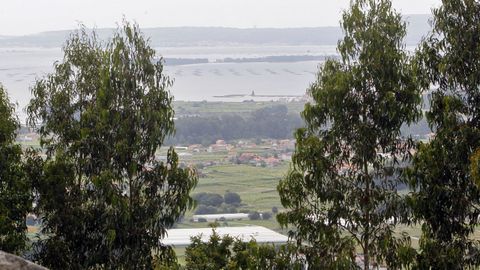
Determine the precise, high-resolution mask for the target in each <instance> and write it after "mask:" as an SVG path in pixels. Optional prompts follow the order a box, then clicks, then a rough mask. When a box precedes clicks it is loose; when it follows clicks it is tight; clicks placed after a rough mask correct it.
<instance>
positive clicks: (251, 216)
mask: <svg viewBox="0 0 480 270" xmlns="http://www.w3.org/2000/svg"><path fill="white" fill-rule="evenodd" d="M248 218H249V219H250V220H259V219H262V217H261V216H260V213H259V212H257V211H253V212H250V213H249V214H248Z"/></svg>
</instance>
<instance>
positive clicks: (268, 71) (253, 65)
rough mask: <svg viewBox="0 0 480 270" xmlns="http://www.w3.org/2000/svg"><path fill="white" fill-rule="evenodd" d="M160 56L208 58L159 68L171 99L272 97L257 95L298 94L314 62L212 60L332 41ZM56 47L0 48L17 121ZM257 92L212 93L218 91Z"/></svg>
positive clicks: (166, 51) (320, 50)
mask: <svg viewBox="0 0 480 270" xmlns="http://www.w3.org/2000/svg"><path fill="white" fill-rule="evenodd" d="M156 50H157V54H158V55H161V56H163V57H165V58H184V59H194V58H207V59H208V60H209V63H202V64H190V65H172V66H166V67H165V73H166V74H167V75H169V76H170V77H172V78H174V80H175V82H174V85H173V87H172V89H171V92H172V94H173V95H174V97H175V100H189V101H202V100H207V101H243V100H250V99H255V100H262V99H263V100H272V99H274V98H272V97H264V98H261V97H258V95H294V96H302V95H304V94H305V90H306V88H307V87H308V86H309V84H310V83H312V82H313V81H314V80H315V73H316V71H317V69H318V65H319V63H320V61H303V62H283V63H277V62H275V63H272V62H249V63H217V62H216V61H217V60H223V59H225V58H237V59H240V58H255V57H266V56H280V55H314V56H324V55H332V54H334V53H335V46H217V47H165V48H156ZM62 57H63V53H62V51H61V49H60V48H18V47H17V48H0V59H1V60H2V61H0V82H1V83H2V84H3V85H4V86H5V88H7V91H8V93H9V95H10V98H11V100H12V101H14V102H16V103H17V104H18V106H17V113H18V115H19V118H20V120H21V121H22V122H24V119H25V117H26V113H25V111H24V108H25V106H26V105H27V104H28V102H29V100H30V98H31V93H30V87H31V86H32V85H33V84H34V82H35V79H36V78H41V77H43V76H45V75H46V74H48V73H50V72H52V71H53V65H54V62H55V61H59V60H61V59H62ZM252 91H254V92H255V95H256V96H257V97H251V96H248V97H235V98H227V97H225V98H218V97H214V96H224V95H249V94H251V93H252Z"/></svg>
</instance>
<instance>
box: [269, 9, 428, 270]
mask: <svg viewBox="0 0 480 270" xmlns="http://www.w3.org/2000/svg"><path fill="white" fill-rule="evenodd" d="M342 28H343V30H344V33H345V36H344V38H343V40H341V41H340V42H339V44H338V50H339V52H340V55H341V60H340V61H336V60H328V61H326V62H325V64H324V65H323V67H321V68H320V71H319V73H318V77H317V81H316V82H315V83H313V84H312V86H311V87H310V89H309V92H310V95H311V96H312V98H313V102H312V103H307V104H306V105H305V110H304V111H303V113H302V116H303V118H304V120H305V122H306V128H302V129H298V130H297V132H296V134H295V136H296V140H297V145H296V149H295V153H294V156H293V167H292V169H291V170H290V172H289V173H288V175H287V176H286V178H285V179H283V180H282V181H281V182H280V184H279V186H278V191H279V193H280V197H281V201H282V204H283V206H284V207H285V208H287V209H288V211H286V212H283V213H281V214H279V215H278V216H277V219H278V221H279V223H280V224H282V225H283V226H287V225H293V226H294V227H295V228H296V229H295V230H291V231H290V232H289V234H290V236H291V237H293V238H295V239H296V240H297V242H298V243H302V242H308V243H309V246H308V247H306V248H305V250H306V251H305V254H306V255H307V260H308V261H309V264H310V265H314V266H315V267H317V268H328V269H350V268H355V267H357V266H356V264H355V257H356V251H355V248H356V246H359V247H360V248H361V249H362V250H363V255H364V258H365V264H364V266H363V267H364V268H365V269H369V268H370V265H373V264H378V263H383V262H385V263H387V264H388V265H389V266H390V267H393V268H396V267H399V266H398V262H399V258H398V255H397V254H396V252H397V250H398V249H401V248H405V249H407V250H408V249H409V247H408V246H407V247H405V245H408V244H409V242H408V239H396V238H395V235H394V232H393V229H394V226H395V221H396V220H397V218H398V217H399V215H400V211H401V210H402V209H403V206H402V205H403V204H402V203H401V198H400V196H399V195H398V194H397V192H396V187H397V185H398V184H399V183H398V180H397V179H398V175H399V174H400V173H401V170H400V166H399V163H400V162H402V161H404V160H407V159H408V158H409V149H411V147H412V145H413V143H412V141H411V140H410V139H403V138H402V137H401V131H400V129H401V126H402V125H404V124H409V123H412V122H414V121H416V120H418V118H419V116H420V115H421V112H420V105H421V96H420V87H419V85H418V82H417V81H416V79H415V76H414V70H413V69H412V67H411V65H410V64H409V60H410V59H409V57H408V56H407V54H406V52H405V50H404V45H403V44H402V40H403V38H404V36H405V31H406V30H405V23H404V22H402V18H401V16H400V14H399V13H397V12H395V11H394V10H392V7H391V2H390V1H388V0H358V1H352V4H351V6H350V9H349V10H348V11H346V12H345V13H344V14H343V22H342Z"/></svg>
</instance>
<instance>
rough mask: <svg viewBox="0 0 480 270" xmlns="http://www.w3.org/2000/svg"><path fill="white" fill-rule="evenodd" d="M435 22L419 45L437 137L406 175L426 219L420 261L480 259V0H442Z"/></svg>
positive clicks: (441, 264)
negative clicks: (478, 237) (479, 233)
mask: <svg viewBox="0 0 480 270" xmlns="http://www.w3.org/2000/svg"><path fill="white" fill-rule="evenodd" d="M433 13H434V18H433V22H432V26H433V30H432V32H431V33H430V35H429V36H427V37H426V38H425V39H424V40H423V42H422V44H421V45H420V47H419V50H418V52H417V61H416V63H417V66H418V68H419V70H420V71H421V74H422V75H423V76H422V79H423V80H422V82H423V84H424V87H425V88H427V87H429V86H430V85H434V86H435V89H434V90H433V91H432V93H431V108H430V110H429V111H428V112H427V119H428V122H429V124H430V125H431V127H432V129H433V130H434V131H435V133H436V134H435V137H434V138H433V139H432V140H431V141H430V142H429V143H426V144H421V145H420V146H419V148H418V152H417V154H416V156H415V158H414V160H413V165H412V168H411V170H410V172H409V175H408V181H409V184H410V186H411V188H412V189H413V190H414V192H412V193H411V194H410V196H409V200H408V201H409V203H410V204H411V207H412V212H413V216H414V219H413V221H414V222H419V223H421V224H422V236H421V239H420V250H419V255H418V256H417V262H416V267H417V268H418V269H425V268H429V267H430V268H433V269H464V268H467V267H478V266H479V265H480V256H479V255H478V254H479V247H480V244H479V242H478V241H473V240H472V239H471V237H470V236H471V234H472V233H473V231H474V229H475V226H476V225H477V224H478V216H479V214H480V210H479V209H478V204H479V198H480V192H479V188H478V186H477V185H476V184H475V183H476V181H477V180H478V178H476V173H478V170H476V169H475V168H478V166H477V165H478V152H477V153H476V152H475V151H477V150H478V149H479V147H480V128H479V127H480V113H479V108H480V90H479V89H480V88H479V87H480V16H479V14H480V4H479V3H478V1H474V0H444V1H442V6H440V7H439V8H438V9H435V10H434V11H433Z"/></svg>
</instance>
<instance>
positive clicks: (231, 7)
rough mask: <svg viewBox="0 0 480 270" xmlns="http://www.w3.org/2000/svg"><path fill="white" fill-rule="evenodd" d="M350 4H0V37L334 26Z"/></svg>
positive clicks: (82, 0) (150, 0)
mask: <svg viewBox="0 0 480 270" xmlns="http://www.w3.org/2000/svg"><path fill="white" fill-rule="evenodd" d="M392 2H393V5H394V7H395V8H396V9H397V10H398V11H400V12H402V13H403V14H429V13H430V11H431V8H432V7H437V6H438V5H439V4H440V2H441V0H392ZM348 4H349V0H0V35H27V34H34V33H39V32H44V31H54V30H66V29H73V28H77V26H78V24H79V22H81V23H83V24H85V25H86V26H87V27H94V26H95V27H98V28H103V27H114V26H116V22H119V21H121V20H122V18H123V17H124V16H125V18H127V19H128V20H135V21H136V22H137V23H138V24H139V25H140V27H143V28H146V27H175V26H223V27H239V28H252V27H259V28H260V27H275V28H285V27H318V26H336V25H338V22H339V20H340V15H341V12H342V10H345V9H346V8H347V7H348Z"/></svg>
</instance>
